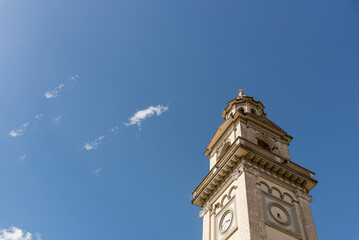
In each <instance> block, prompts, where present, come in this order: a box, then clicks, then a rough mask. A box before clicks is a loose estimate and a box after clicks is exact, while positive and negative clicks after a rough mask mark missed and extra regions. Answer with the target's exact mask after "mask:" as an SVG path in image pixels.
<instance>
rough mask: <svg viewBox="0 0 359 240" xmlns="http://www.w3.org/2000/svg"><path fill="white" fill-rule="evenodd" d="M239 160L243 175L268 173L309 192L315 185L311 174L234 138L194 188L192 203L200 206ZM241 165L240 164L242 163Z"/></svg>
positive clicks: (246, 141) (252, 144) (247, 142)
mask: <svg viewBox="0 0 359 240" xmlns="http://www.w3.org/2000/svg"><path fill="white" fill-rule="evenodd" d="M240 161H241V165H243V166H246V167H245V168H243V171H244V172H251V171H252V172H253V171H254V172H256V173H261V172H265V173H268V172H269V173H270V174H272V175H275V176H277V177H278V178H279V179H283V180H285V181H287V182H290V183H291V184H293V185H295V186H298V187H300V188H302V189H304V190H305V192H307V193H308V192H309V191H310V190H311V189H312V188H313V187H314V186H315V185H316V184H317V181H316V180H315V179H314V177H313V176H314V173H313V172H311V171H309V170H307V169H305V168H302V167H300V166H299V165H297V164H294V163H292V162H287V161H286V159H284V158H282V157H280V156H278V155H276V154H273V153H272V152H269V151H267V150H264V149H262V148H260V147H259V146H257V145H256V144H254V143H251V142H249V141H248V140H246V139H243V138H241V137H237V139H236V141H235V142H234V143H232V145H231V146H230V148H229V150H228V151H227V153H226V154H225V155H224V156H223V157H222V158H221V159H219V161H218V162H217V163H216V164H215V166H214V167H213V168H212V169H211V170H210V171H209V173H208V174H207V175H206V176H205V178H204V179H203V180H202V181H201V183H200V184H199V185H198V186H197V188H196V189H195V190H194V191H193V199H192V203H193V204H195V205H198V206H200V207H203V205H204V204H205V203H206V202H207V201H208V199H209V198H210V196H212V195H213V194H214V193H215V192H216V191H217V189H218V186H219V185H220V184H221V183H222V182H223V181H224V180H225V179H226V178H227V177H228V176H229V175H230V174H231V172H232V170H233V169H234V168H235V167H236V166H237V165H238V163H239V162H240ZM242 162H243V163H242Z"/></svg>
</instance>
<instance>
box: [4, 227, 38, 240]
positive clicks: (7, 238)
mask: <svg viewBox="0 0 359 240" xmlns="http://www.w3.org/2000/svg"><path fill="white" fill-rule="evenodd" d="M35 239H36V240H41V235H40V234H38V233H36V234H35V237H34V236H33V235H32V234H31V233H29V232H25V231H23V230H21V229H20V228H17V227H10V228H8V229H1V230H0V240H35Z"/></svg>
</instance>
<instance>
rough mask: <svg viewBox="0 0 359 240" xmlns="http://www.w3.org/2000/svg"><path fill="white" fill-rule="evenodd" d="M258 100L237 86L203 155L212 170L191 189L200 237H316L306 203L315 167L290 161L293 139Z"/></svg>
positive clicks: (308, 239) (226, 239) (307, 239)
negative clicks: (271, 119)
mask: <svg viewBox="0 0 359 240" xmlns="http://www.w3.org/2000/svg"><path fill="white" fill-rule="evenodd" d="M263 109H264V105H263V104H262V103H261V102H260V101H256V100H255V99H254V98H252V97H249V96H246V95H244V94H243V90H239V91H238V96H237V97H236V98H234V99H232V100H231V101H230V102H228V104H227V107H226V108H225V109H224V110H223V113H222V118H223V119H224V121H223V123H222V124H221V125H220V126H219V127H218V128H217V130H216V131H215V133H214V135H213V136H212V138H211V140H210V142H209V144H208V145H207V148H206V151H205V152H204V155H205V156H207V157H208V158H209V162H210V170H209V172H208V174H207V175H206V176H205V177H204V179H203V180H202V181H201V183H200V184H199V185H198V186H197V187H196V189H195V190H194V191H193V199H192V203H193V204H195V205H197V206H199V207H201V208H202V210H201V211H200V217H201V218H203V240H295V239H302V240H317V239H318V236H317V233H316V229H315V226H314V221H313V217H312V214H311V211H310V206H309V203H310V202H311V201H312V197H311V196H310V195H308V194H309V192H310V190H311V189H313V188H314V187H315V185H316V184H317V181H316V180H315V178H314V173H313V172H311V171H309V170H307V169H305V168H303V167H301V166H299V165H297V164H295V163H294V162H292V160H291V158H290V155H289V150H288V146H289V143H290V142H291V140H292V137H291V136H289V135H288V134H287V133H286V132H285V131H284V130H283V129H281V128H280V127H279V126H277V125H276V124H275V123H273V122H272V121H270V120H269V119H268V118H267V117H266V113H264V111H263Z"/></svg>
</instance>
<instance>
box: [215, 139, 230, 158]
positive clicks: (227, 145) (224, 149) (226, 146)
mask: <svg viewBox="0 0 359 240" xmlns="http://www.w3.org/2000/svg"><path fill="white" fill-rule="evenodd" d="M230 146H231V144H230V143H229V142H227V143H226V144H224V146H223V147H222V150H221V152H220V154H219V157H218V159H220V158H221V157H223V156H224V154H226V152H227V151H228V149H229V147H230Z"/></svg>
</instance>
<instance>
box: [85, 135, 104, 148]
mask: <svg viewBox="0 0 359 240" xmlns="http://www.w3.org/2000/svg"><path fill="white" fill-rule="evenodd" d="M104 138H105V136H99V137H98V138H96V139H95V140H94V141H92V142H88V143H86V144H85V145H84V148H85V149H86V150H87V151H89V150H94V149H97V148H98V145H100V143H101V142H102V140H103V139H104Z"/></svg>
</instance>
